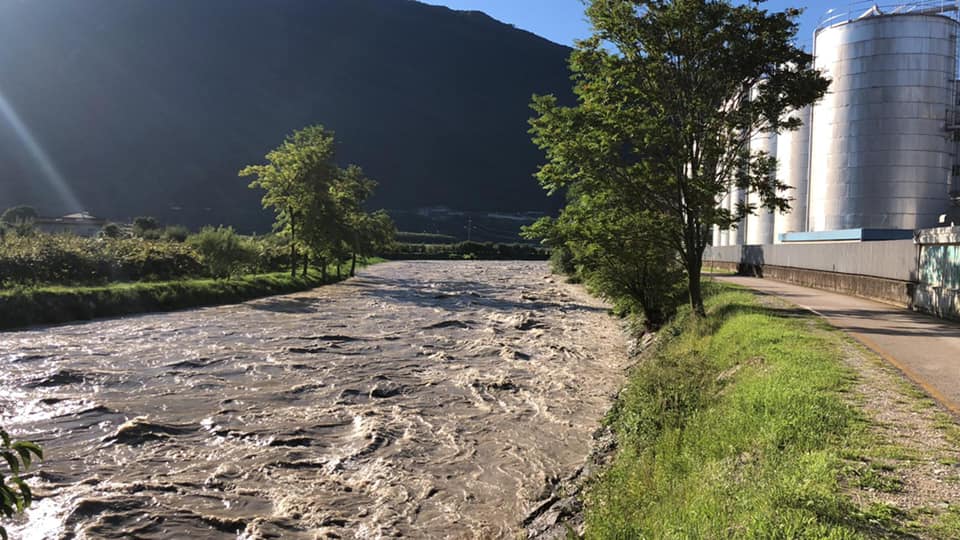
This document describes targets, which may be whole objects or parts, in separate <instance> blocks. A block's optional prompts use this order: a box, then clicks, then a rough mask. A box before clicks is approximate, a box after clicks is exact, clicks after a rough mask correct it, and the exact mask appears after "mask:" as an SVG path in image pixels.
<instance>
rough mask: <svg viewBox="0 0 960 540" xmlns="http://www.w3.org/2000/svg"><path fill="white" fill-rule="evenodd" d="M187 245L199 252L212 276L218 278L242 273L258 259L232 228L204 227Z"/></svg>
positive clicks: (189, 239) (190, 238)
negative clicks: (247, 265) (249, 264)
mask: <svg viewBox="0 0 960 540" xmlns="http://www.w3.org/2000/svg"><path fill="white" fill-rule="evenodd" d="M187 243H188V244H189V245H190V246H192V247H193V248H194V249H196V250H197V253H199V254H200V257H201V258H202V259H203V263H204V265H206V267H207V270H208V271H209V272H210V275H211V276H213V277H216V278H226V277H229V276H230V275H231V274H237V273H240V272H241V271H242V270H243V268H244V267H245V265H246V264H248V263H251V262H253V259H254V258H255V257H256V253H255V252H254V250H253V248H252V247H251V246H250V245H249V244H247V243H245V242H244V240H243V238H241V237H240V235H238V234H237V233H236V232H234V230H233V228H232V227H222V226H221V227H210V226H207V227H204V228H203V229H201V230H200V232H199V233H197V234H195V235H193V236H191V237H189V238H188V239H187Z"/></svg>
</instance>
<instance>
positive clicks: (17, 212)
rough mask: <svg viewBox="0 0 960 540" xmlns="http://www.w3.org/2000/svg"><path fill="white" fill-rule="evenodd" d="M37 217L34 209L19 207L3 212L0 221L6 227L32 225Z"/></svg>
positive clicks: (24, 206)
mask: <svg viewBox="0 0 960 540" xmlns="http://www.w3.org/2000/svg"><path fill="white" fill-rule="evenodd" d="M37 217H39V214H37V209H36V208H34V207H32V206H26V205H20V206H14V207H12V208H7V209H6V210H4V211H3V214H2V215H0V221H2V222H3V223H6V224H7V225H21V224H24V223H30V224H33V222H34V221H36V220H37Z"/></svg>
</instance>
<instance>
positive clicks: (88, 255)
mask: <svg viewBox="0 0 960 540" xmlns="http://www.w3.org/2000/svg"><path fill="white" fill-rule="evenodd" d="M212 231H213V232H210V233H209V235H204V234H201V235H197V236H198V238H197V239H196V240H194V241H193V242H188V243H179V242H170V241H154V240H145V239H140V238H122V237H121V238H109V237H106V236H102V237H101V238H82V237H77V236H68V235H47V234H36V235H33V236H29V237H22V236H18V235H9V236H8V237H7V239H6V240H5V241H4V242H2V243H0V280H2V281H0V288H3V287H14V286H24V285H32V286H35V285H43V284H56V285H80V284H83V285H92V284H105V283H112V282H127V281H163V280H173V279H184V278H197V277H208V276H217V277H223V276H225V275H235V274H238V273H245V272H261V273H262V272H275V271H277V270H278V269H280V268H282V267H283V266H284V265H285V264H286V261H287V259H286V256H285V255H284V252H285V250H286V243H285V242H284V241H283V239H281V238H278V237H276V236H261V237H245V236H239V235H237V234H236V233H233V232H232V231H227V230H224V229H212ZM208 236H209V237H212V238H208ZM201 249H202V250H203V251H202V252H201V251H199V250H201ZM231 265H232V266H231Z"/></svg>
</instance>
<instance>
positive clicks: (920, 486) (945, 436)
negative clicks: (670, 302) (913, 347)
mask: <svg viewBox="0 0 960 540" xmlns="http://www.w3.org/2000/svg"><path fill="white" fill-rule="evenodd" d="M708 310H709V318H708V319H706V320H704V321H698V320H695V319H693V318H691V317H689V316H683V315H681V316H679V317H678V318H677V320H676V321H674V322H673V323H672V324H671V325H669V326H668V327H666V328H664V329H663V330H662V331H661V333H660V336H661V337H660V342H659V343H658V345H657V346H656V347H655V348H654V349H652V350H650V351H649V352H648V354H647V355H645V356H644V358H643V359H642V361H641V362H640V363H639V364H638V366H637V367H636V368H635V369H634V370H633V372H632V374H631V376H630V380H629V382H628V383H627V386H626V387H625V388H624V389H623V391H622V392H621V394H620V397H619V399H618V401H617V404H616V406H615V407H614V409H613V411H612V412H611V414H610V415H609V416H608V419H607V422H606V423H607V425H608V427H609V428H610V429H612V431H613V433H614V434H615V438H616V446H617V450H616V451H615V452H614V453H613V455H612V463H611V464H610V465H609V466H608V467H606V468H605V469H604V470H603V471H602V472H600V473H599V474H598V475H596V477H595V478H594V479H592V480H588V481H587V482H586V483H585V484H586V487H585V495H584V496H583V498H582V500H583V502H584V503H585V508H586V510H585V519H586V536H587V537H589V538H668V537H695V538H727V537H741V538H775V537H790V538H869V537H878V536H879V537H900V536H903V535H907V536H910V537H920V538H956V537H958V536H960V506H957V504H956V501H957V500H960V452H958V450H957V443H958V442H960V429H958V427H957V422H956V419H955V418H954V417H952V416H951V415H949V414H948V413H947V412H946V411H945V410H944V409H942V408H940V407H939V406H937V405H936V404H935V403H934V402H933V401H932V400H931V399H930V398H929V397H927V396H926V395H925V394H924V393H923V392H921V391H919V390H918V389H917V388H915V387H914V386H912V385H911V384H910V383H908V382H907V381H906V379H905V378H904V377H903V376H902V375H901V374H900V373H899V372H897V371H896V370H895V369H893V368H892V367H890V366H888V365H887V364H885V363H884V362H883V361H882V360H881V359H879V358H878V357H876V356H875V355H873V354H872V353H870V352H869V351H867V350H865V349H864V348H862V347H860V346H859V345H856V344H855V343H854V342H853V341H852V340H851V339H850V338H848V337H846V336H845V335H843V334H842V333H840V332H838V331H836V330H833V329H830V328H829V327H827V326H826V325H825V324H824V323H823V322H822V321H820V320H818V319H816V318H815V317H813V316H812V315H810V314H809V313H807V312H805V311H803V310H800V309H797V308H795V307H794V306H791V305H790V304H787V303H785V302H783V301H780V300H776V299H773V298H767V297H763V298H760V297H756V296H754V295H753V294H750V293H748V292H745V291H742V290H739V289H736V288H734V287H730V286H722V287H719V289H718V291H717V292H716V293H715V294H713V295H712V296H711V297H710V299H709V300H708ZM574 518H576V516H574Z"/></svg>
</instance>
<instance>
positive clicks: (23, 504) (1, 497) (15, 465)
mask: <svg viewBox="0 0 960 540" xmlns="http://www.w3.org/2000/svg"><path fill="white" fill-rule="evenodd" d="M0 456H2V457H3V461H4V462H5V464H6V470H3V468H2V467H0V512H2V513H3V515H4V516H6V517H8V518H9V517H12V516H13V515H14V514H18V513H20V512H23V511H24V510H25V509H26V508H27V507H28V506H30V504H31V503H32V502H33V494H32V493H31V491H30V486H29V485H27V483H26V482H25V481H24V480H23V479H22V478H21V474H22V473H24V472H26V471H27V470H28V469H29V468H30V465H31V464H32V463H33V460H34V458H36V459H43V450H42V449H41V448H40V447H39V446H38V445H36V444H35V443H32V442H29V441H14V440H13V439H11V438H10V435H9V434H7V432H6V431H5V430H4V429H3V428H0ZM0 537H2V538H4V539H6V538H7V531H6V529H4V528H3V526H0Z"/></svg>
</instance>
